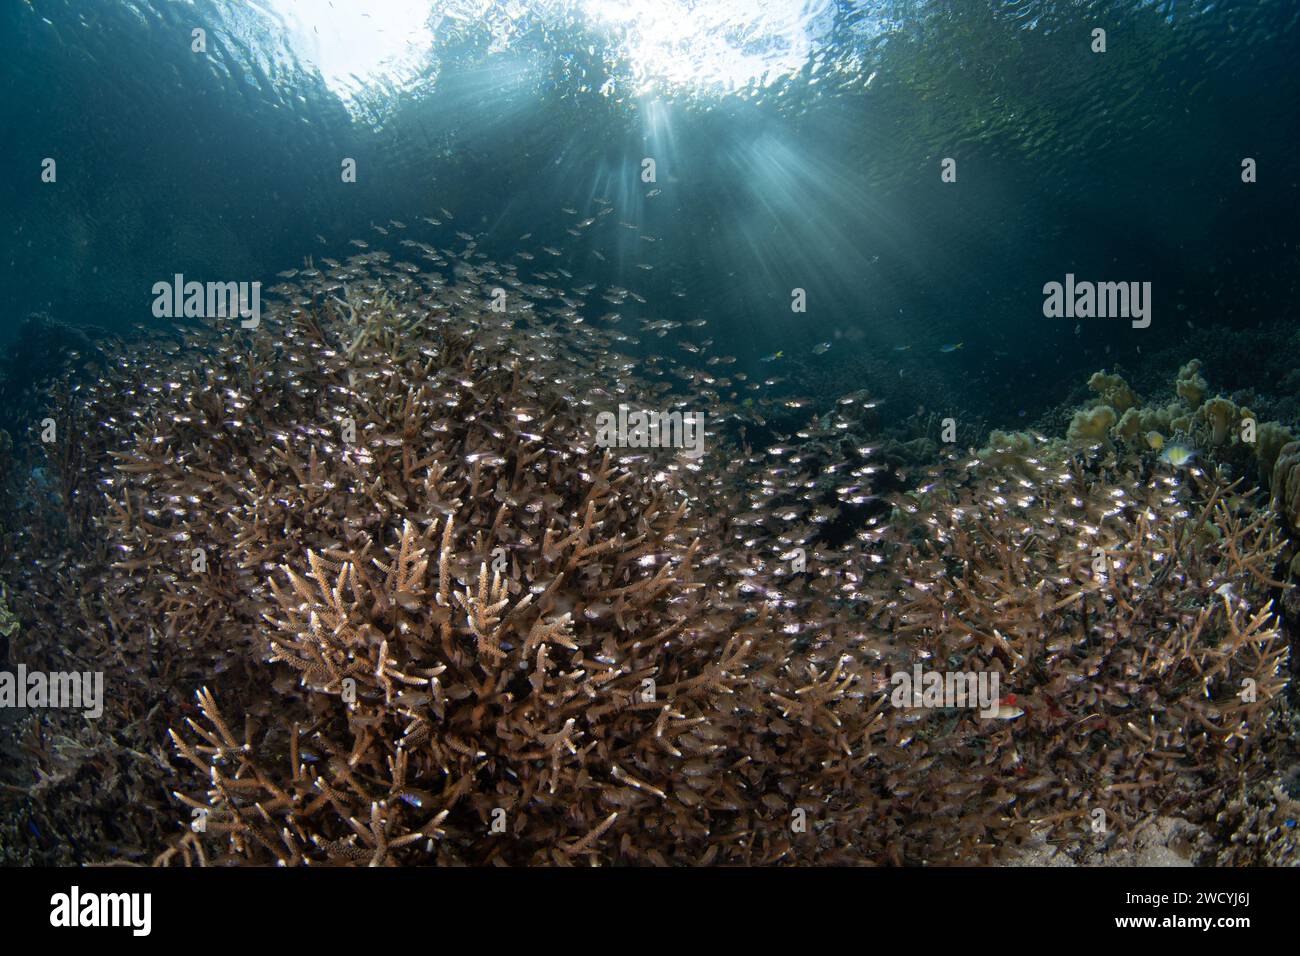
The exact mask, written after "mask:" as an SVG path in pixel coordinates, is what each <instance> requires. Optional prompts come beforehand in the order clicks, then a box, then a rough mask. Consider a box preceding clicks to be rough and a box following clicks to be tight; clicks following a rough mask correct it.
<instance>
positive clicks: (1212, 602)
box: [4, 253, 1291, 865]
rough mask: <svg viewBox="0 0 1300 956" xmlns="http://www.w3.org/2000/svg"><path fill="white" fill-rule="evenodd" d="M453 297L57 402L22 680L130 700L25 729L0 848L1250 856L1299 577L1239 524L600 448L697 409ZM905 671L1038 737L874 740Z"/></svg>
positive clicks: (1060, 485)
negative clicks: (1161, 818)
mask: <svg viewBox="0 0 1300 956" xmlns="http://www.w3.org/2000/svg"><path fill="white" fill-rule="evenodd" d="M457 276H458V280H457V284H454V285H451V286H445V285H443V284H442V283H441V282H440V281H436V280H434V279H433V278H432V277H429V276H422V277H420V278H419V279H415V278H412V276H411V275H410V273H409V271H403V270H395V269H393V268H390V267H389V266H387V265H386V264H385V257H383V256H382V254H375V253H370V254H367V255H365V256H360V257H355V258H354V259H353V260H351V261H350V262H349V263H348V264H347V265H346V266H342V267H340V268H339V269H337V270H334V274H331V275H330V276H326V277H320V278H319V279H318V280H316V281H314V282H313V283H309V284H308V285H306V286H304V287H302V288H294V289H289V288H286V289H284V290H283V292H284V294H285V297H286V299H287V301H286V302H284V303H282V304H281V305H279V306H277V307H274V308H272V310H271V311H270V312H269V314H268V315H267V316H266V317H265V318H264V321H263V328H262V329H260V330H259V331H258V332H256V333H251V334H250V333H244V332H239V331H237V330H234V329H225V330H222V329H207V330H202V331H198V332H193V333H191V334H189V336H188V341H187V342H186V343H185V346H184V347H180V346H174V345H167V346H162V345H157V346H154V347H152V348H150V349H147V350H143V351H142V352H141V353H140V354H139V355H138V356H137V357H135V358H132V359H128V360H124V362H123V364H122V367H121V368H119V369H118V370H117V371H116V372H114V373H112V374H111V375H110V376H109V377H107V378H105V379H104V380H102V381H100V382H97V383H94V384H91V385H84V386H82V387H80V388H78V389H76V390H75V391H67V392H65V393H63V396H64V408H65V412H64V414H66V415H68V416H74V415H75V420H77V421H84V422H96V423H98V427H97V428H96V429H95V430H94V434H93V437H90V436H87V435H81V434H79V433H77V432H73V433H72V434H70V435H67V436H65V440H66V441H69V442H77V443H78V444H77V446H76V447H75V448H73V449H70V450H69V449H64V450H62V451H59V452H56V453H54V454H52V455H51V466H52V467H54V468H56V469H60V471H59V474H60V476H61V481H62V483H63V485H64V486H65V487H68V488H69V489H71V490H70V491H69V492H68V498H67V499H66V500H67V503H68V504H69V507H75V509H77V510H75V511H74V512H73V516H74V519H75V520H74V521H73V522H71V523H70V526H69V527H70V530H68V531H67V533H65V534H64V535H63V536H62V537H59V538H58V539H57V540H58V541H60V542H63V546H62V548H61V549H60V550H58V553H55V554H51V553H49V552H50V551H51V547H50V545H49V541H50V540H55V539H54V538H52V537H47V536H46V535H43V534H41V533H33V532H31V531H25V532H22V533H11V534H7V536H6V537H7V540H6V544H7V548H6V564H5V567H4V575H5V578H6V580H8V582H9V583H10V585H11V588H10V590H11V592H12V593H13V595H14V596H13V600H12V605H13V607H14V609H15V611H16V612H17V613H18V614H19V615H20V617H21V618H22V620H23V623H24V627H23V628H22V630H21V632H20V637H18V638H15V639H14V640H15V646H13V647H11V658H12V659H14V660H15V661H17V660H21V661H24V662H26V663H27V664H28V665H29V666H33V667H37V666H44V667H46V668H48V669H56V668H59V667H61V666H63V667H71V666H72V665H75V666H76V667H77V668H78V669H82V670H87V669H89V670H95V669H98V670H103V671H104V672H105V673H106V681H107V684H108V686H109V687H110V689H111V691H112V692H111V693H110V695H109V697H110V700H109V707H108V709H107V711H106V713H105V716H104V718H103V719H102V720H101V721H99V722H98V723H88V722H85V721H80V720H74V719H72V718H71V717H69V716H66V715H64V714H62V713H61V712H58V711H51V712H48V713H44V714H40V715H38V716H29V717H27V718H26V722H25V726H24V728H23V733H22V737H21V744H22V746H21V753H20V754H19V755H16V757H15V760H14V761H11V762H9V765H8V767H7V769H6V771H5V783H6V785H5V787H4V799H5V800H6V801H11V802H14V803H15V804H16V805H18V806H19V807H20V808H21V810H22V812H24V813H26V814H27V815H28V817H29V819H30V820H31V822H32V826H31V827H30V828H28V829H25V830H22V829H20V830H19V832H17V833H16V834H9V835H7V836H12V837H13V838H15V839H17V840H19V841H20V842H23V841H25V843H24V845H23V846H22V847H21V849H19V848H15V849H14V851H13V852H15V853H17V852H22V853H24V854H26V855H27V856H29V857H31V858H37V859H44V860H49V861H65V862H66V861H71V860H106V859H119V860H133V861H139V862H149V861H154V862H159V863H168V864H201V863H206V864H233V863H254V864H286V865H293V864H308V863H309V864H318V865H319V864H350V863H359V864H426V863H469V864H485V863H507V864H582V865H586V864H595V863H606V864H609V863H625V864H697V863H737V862H740V863H755V864H770V863H791V862H828V863H840V862H849V863H852V862H879V863H968V862H982V861H989V860H994V859H997V858H999V857H1000V856H1001V855H1002V854H1003V853H1004V852H1005V851H1007V850H1008V849H1011V848H1014V847H1015V846H1017V845H1018V844H1019V843H1020V842H1021V841H1023V840H1024V839H1026V838H1027V837H1029V836H1031V835H1035V834H1037V835H1040V836H1041V835H1045V836H1046V837H1047V838H1049V839H1051V840H1053V841H1054V842H1057V843H1059V844H1062V845H1068V844H1071V843H1074V844H1080V845H1082V844H1087V845H1093V844H1095V843H1096V842H1097V841H1098V840H1099V839H1100V840H1103V841H1115V840H1123V839H1124V838H1125V836H1126V834H1128V833H1129V832H1130V831H1131V830H1132V829H1133V828H1135V827H1136V826H1138V825H1139V824H1140V823H1142V822H1143V821H1144V820H1147V819H1149V818H1151V817H1152V816H1154V815H1157V814H1159V815H1168V816H1176V817H1181V818H1185V819H1187V820H1189V821H1191V822H1192V823H1194V824H1197V825H1200V826H1203V827H1205V828H1209V829H1213V828H1214V827H1215V826H1223V825H1224V824H1223V821H1224V820H1225V819H1229V818H1231V819H1233V820H1242V821H1248V822H1245V823H1242V824H1241V825H1242V826H1248V827H1250V828H1251V832H1250V833H1248V834H1245V836H1244V837H1242V838H1241V839H1239V840H1238V842H1236V843H1234V844H1232V845H1231V849H1230V850H1229V851H1226V852H1224V853H1223V854H1222V855H1221V861H1223V862H1230V861H1232V862H1245V861H1259V860H1263V859H1271V858H1272V857H1270V856H1269V855H1268V854H1269V852H1270V851H1268V849H1267V847H1268V845H1269V841H1270V840H1272V839H1273V836H1274V831H1275V829H1276V828H1277V827H1278V826H1279V825H1280V820H1279V819H1277V813H1276V812H1275V808H1271V809H1270V808H1265V807H1263V803H1261V802H1260V800H1259V799H1257V797H1256V796H1255V794H1256V791H1257V790H1258V789H1259V787H1261V786H1266V785H1267V780H1268V779H1269V774H1270V773H1271V771H1272V764H1271V762H1270V761H1271V756H1270V755H1271V752H1272V749H1273V748H1274V747H1275V746H1276V740H1277V739H1278V738H1279V737H1280V736H1281V734H1280V732H1279V731H1278V728H1277V725H1278V724H1279V723H1280V722H1281V721H1282V720H1283V719H1284V715H1285V713H1286V711H1285V710H1284V709H1282V708H1281V707H1280V706H1279V704H1280V701H1281V695H1282V694H1283V691H1284V689H1285V687H1286V668H1285V662H1286V657H1287V649H1286V644H1285V641H1284V639H1283V637H1282V636H1281V634H1280V632H1279V628H1280V624H1279V620H1278V618H1277V616H1276V615H1275V614H1274V612H1273V605H1272V604H1271V599H1272V597H1273V596H1274V595H1275V594H1276V593H1277V591H1278V589H1279V588H1280V587H1281V584H1280V582H1279V581H1278V580H1276V578H1277V576H1278V574H1279V573H1280V572H1279V570H1278V569H1279V565H1280V564H1281V565H1284V564H1285V562H1284V555H1283V549H1284V540H1283V538H1282V537H1281V533H1280V531H1279V529H1278V527H1277V525H1276V524H1275V521H1274V518H1273V517H1272V514H1271V513H1270V512H1269V511H1266V510H1263V509H1258V508H1256V507H1255V506H1254V505H1252V504H1251V502H1252V501H1253V500H1254V499H1252V498H1250V497H1248V496H1247V495H1245V494H1244V492H1243V490H1242V489H1241V488H1238V487H1233V486H1231V485H1228V484H1227V483H1226V482H1224V481H1223V480H1221V479H1219V478H1217V477H1216V476H1215V474H1214V473H1213V472H1212V471H1205V472H1202V471H1197V470H1176V469H1173V468H1171V467H1169V466H1167V465H1164V464H1161V463H1159V462H1157V461H1156V460H1155V458H1154V455H1152V454H1149V453H1148V454H1145V455H1143V454H1140V453H1137V452H1134V451H1128V452H1124V451H1121V450H1117V449H1116V448H1115V447H1114V446H1109V447H1106V448H1100V449H1093V450H1091V451H1077V452H1076V451H1070V450H1060V449H1058V451H1057V452H1056V453H1055V454H1053V455H1041V456H1040V455H1036V452H1035V449H1034V448H1033V447H1032V442H1031V443H1030V445H1028V446H1025V447H1019V448H1017V449H1015V450H1013V451H1005V450H1004V453H1003V454H1002V455H1001V456H999V455H998V454H989V455H985V456H983V458H981V459H976V460H966V461H959V460H957V459H953V460H950V461H947V462H945V463H943V464H942V465H941V466H939V467H937V468H936V469H935V470H934V471H933V473H932V474H930V475H929V476H926V477H925V478H924V479H923V480H922V481H921V482H920V483H919V484H918V486H917V487H915V488H913V490H912V491H910V492H909V493H907V494H905V495H900V496H898V498H897V500H896V501H894V502H893V511H892V514H885V513H884V511H882V510H880V509H877V510H876V511H872V512H864V511H863V510H862V506H863V503H864V502H870V501H871V500H872V496H871V494H870V489H869V487H868V486H867V482H868V481H869V478H870V476H871V474H872V472H873V471H874V470H875V469H876V468H877V467H878V466H876V465H874V464H873V454H874V452H875V448H874V447H873V446H872V445H871V443H870V442H869V441H868V438H869V436H868V435H867V434H866V432H867V430H868V427H869V426H868V425H867V423H866V413H865V409H869V407H870V404H869V403H865V402H863V401H859V400H854V401H850V402H847V403H844V404H840V405H838V406H837V407H836V410H834V411H833V412H830V413H826V414H823V415H821V416H819V417H818V418H816V419H815V420H814V422H813V423H812V425H810V428H809V429H806V430H805V431H804V432H802V433H800V436H797V437H798V440H799V441H800V442H802V444H798V443H796V444H795V445H792V446H786V447H784V448H779V447H773V448H769V449H767V450H765V451H763V452H758V453H755V452H751V451H749V450H748V449H745V448H738V447H735V445H734V443H733V442H731V441H729V440H728V438H727V435H726V434H725V433H723V434H718V435H715V436H711V439H710V440H711V441H712V442H714V443H715V448H714V450H713V451H712V452H711V454H710V455H709V456H708V457H706V458H705V459H703V460H702V461H699V462H695V461H689V460H687V459H685V458H674V457H672V455H671V453H670V452H668V451H656V452H654V453H651V454H647V453H644V452H637V453H634V454H629V453H623V454H618V453H614V452H611V451H609V450H603V449H599V448H596V447H594V443H593V429H592V423H593V422H594V420H595V415H596V412H597V411H598V410H600V409H601V408H604V407H607V406H611V405H614V404H616V403H617V402H618V401H619V400H620V399H621V398H623V397H624V396H629V395H630V396H644V395H655V396H657V400H658V401H659V403H660V404H661V405H662V406H663V407H666V408H667V407H685V406H686V405H687V404H688V403H689V402H691V401H697V402H698V401H710V402H713V403H720V402H721V398H720V397H719V395H718V394H717V392H715V391H711V390H710V389H711V386H710V385H709V384H708V383H705V384H706V389H705V391H703V392H688V393H682V392H680V391H679V386H680V385H681V382H682V381H688V382H689V381H691V380H692V379H691V376H689V375H681V376H678V379H677V381H676V383H674V382H671V381H669V380H668V379H667V378H660V379H658V380H648V379H646V378H644V377H642V376H643V375H645V374H647V373H645V372H644V371H636V370H634V367H633V366H632V364H631V363H629V362H628V361H627V360H626V359H625V358H624V357H623V356H621V355H620V354H619V353H618V351H617V350H616V346H617V344H618V336H617V335H615V334H614V333H612V332H608V331H602V330H598V329H595V328H593V327H592V325H591V324H590V323H586V324H578V323H575V322H574V321H573V316H572V315H571V314H568V313H566V312H564V311H562V310H539V309H535V308H533V307H532V305H531V304H530V305H529V306H528V307H524V308H516V309H513V310H512V311H510V312H508V313H506V314H496V313H493V312H491V311H489V310H487V309H486V308H485V306H484V304H485V303H486V302H487V301H488V288H487V286H488V284H489V283H488V281H487V280H488V279H489V278H493V279H496V280H499V279H500V277H488V276H485V275H483V274H481V273H478V272H476V270H475V269H474V268H472V267H469V266H464V267H462V268H460V269H458V270H457ZM340 279H341V280H344V281H346V282H347V288H346V290H340V289H339V286H340V285H341V282H340V281H339V280H340ZM512 285H514V286H516V287H518V283H517V282H515V283H512ZM338 291H344V294H343V295H338V294H336V293H337V292H338ZM516 291H517V297H518V298H519V299H520V301H523V295H522V292H523V291H525V290H521V289H518V288H517V290H516ZM530 294H532V295H536V294H537V291H536V290H535V289H534V290H532V291H531V292H530ZM651 364H652V363H651ZM694 381H695V384H696V385H698V384H699V379H698V378H696V379H694ZM724 412H725V414H714V415H712V416H711V417H712V418H713V419H714V420H718V421H726V420H731V421H733V422H734V421H738V420H742V419H743V417H744V414H745V411H744V409H743V407H742V406H739V405H737V406H730V407H726V408H724ZM1004 437H1005V436H1004ZM1285 460H1287V461H1290V460H1291V459H1290V457H1286V458H1285ZM65 471H66V472H67V473H66V474H65V473H64V472H65ZM87 488H91V489H97V490H98V492H99V494H98V495H97V496H95V497H93V498H91V497H88V496H87V495H86V494H85V492H84V489H87ZM869 515H870V516H869ZM836 523H838V524H840V525H844V524H846V523H848V524H850V525H852V526H853V527H854V528H856V531H855V533H853V534H849V535H847V536H843V535H842V536H841V539H842V540H841V542H840V543H834V544H832V543H831V541H832V540H833V538H832V536H829V535H828V534H826V529H827V527H828V525H830V524H836ZM81 527H85V528H88V529H90V530H89V531H88V532H87V533H85V534H82V535H80V536H77V535H76V534H75V532H76V530H77V529H78V528H81ZM69 535H71V538H72V540H68V537H69ZM796 558H797V560H796ZM805 568H806V570H805ZM70 634H76V639H75V640H71V639H69V635H70ZM918 663H923V664H924V665H925V666H927V667H930V668H934V669H938V670H947V671H962V672H972V671H974V672H991V673H996V674H997V675H998V676H999V679H1000V686H1001V687H1002V688H1004V693H1006V694H1008V695H1014V696H1015V700H1016V708H1015V710H1013V711H1011V712H1012V713H1018V714H1019V716H1016V717H1014V718H1013V719H1006V720H1003V719H984V718H981V717H980V716H979V715H978V713H977V712H975V711H973V710H970V709H959V708H951V707H950V708H939V709H924V708H921V709H911V708H906V709H903V708H899V707H895V706H893V704H892V703H891V694H890V690H891V681H890V674H891V673H893V672H897V671H907V670H909V669H910V668H912V667H913V665H915V664H918ZM1265 802H1266V801H1265ZM1097 810H1100V811H1102V814H1101V818H1102V819H1104V820H1105V822H1106V828H1105V834H1104V835H1103V836H1101V837H1099V836H1098V834H1097V833H1095V832H1094V831H1095V829H1096V821H1097V820H1098V815H1097V814H1096V813H1095V811H1097ZM1216 818H1217V820H1218V821H1219V822H1218V823H1217V824H1216V822H1215V821H1216ZM38 835H39V836H38ZM1223 842H1227V841H1223Z"/></svg>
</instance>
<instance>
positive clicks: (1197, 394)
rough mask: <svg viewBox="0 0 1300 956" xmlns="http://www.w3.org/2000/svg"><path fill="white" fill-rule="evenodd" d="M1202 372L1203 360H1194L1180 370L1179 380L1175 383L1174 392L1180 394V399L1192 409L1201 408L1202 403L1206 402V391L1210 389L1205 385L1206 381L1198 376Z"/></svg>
mask: <svg viewBox="0 0 1300 956" xmlns="http://www.w3.org/2000/svg"><path fill="white" fill-rule="evenodd" d="M1200 371H1201V360H1200V359H1192V360H1191V361H1190V362H1188V363H1187V364H1186V365H1184V366H1183V367H1182V368H1180V369H1179V370H1178V378H1177V379H1176V380H1175V382H1174V390H1175V391H1176V392H1178V397H1179V398H1181V399H1183V400H1184V401H1185V402H1187V404H1188V405H1191V406H1192V408H1198V407H1200V404H1201V402H1203V401H1204V400H1205V390H1206V389H1207V388H1209V386H1208V385H1206V384H1205V379H1203V378H1201V376H1200V375H1199V374H1198V373H1199V372H1200Z"/></svg>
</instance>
